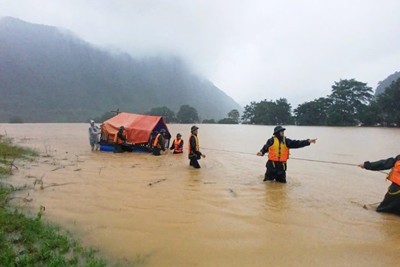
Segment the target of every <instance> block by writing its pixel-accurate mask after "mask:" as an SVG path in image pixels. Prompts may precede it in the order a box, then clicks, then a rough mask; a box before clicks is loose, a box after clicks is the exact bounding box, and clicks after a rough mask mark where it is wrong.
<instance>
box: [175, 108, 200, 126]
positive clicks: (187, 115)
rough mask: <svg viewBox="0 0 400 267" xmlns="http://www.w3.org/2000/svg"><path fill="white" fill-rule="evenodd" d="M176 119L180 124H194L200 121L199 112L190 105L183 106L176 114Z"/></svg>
mask: <svg viewBox="0 0 400 267" xmlns="http://www.w3.org/2000/svg"><path fill="white" fill-rule="evenodd" d="M176 117H177V119H178V121H179V122H180V123H194V122H198V121H199V115H198V113H197V110H196V109H195V108H194V107H191V106H189V105H182V106H181V107H180V108H179V111H178V112H177V113H176Z"/></svg>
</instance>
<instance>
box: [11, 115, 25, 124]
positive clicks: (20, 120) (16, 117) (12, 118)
mask: <svg viewBox="0 0 400 267" xmlns="http://www.w3.org/2000/svg"><path fill="white" fill-rule="evenodd" d="M8 122H9V123H24V120H23V119H22V118H21V117H18V116H13V117H11V118H10V119H9V121H8Z"/></svg>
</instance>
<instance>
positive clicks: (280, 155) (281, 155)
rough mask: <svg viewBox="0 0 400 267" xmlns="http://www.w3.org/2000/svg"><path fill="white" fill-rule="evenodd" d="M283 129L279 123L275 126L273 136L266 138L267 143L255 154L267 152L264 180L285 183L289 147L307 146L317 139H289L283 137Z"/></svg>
mask: <svg viewBox="0 0 400 267" xmlns="http://www.w3.org/2000/svg"><path fill="white" fill-rule="evenodd" d="M285 130H286V129H285V128H283V127H282V126H280V125H279V126H276V127H275V128H274V133H273V135H274V136H273V137H271V138H270V139H268V141H267V143H266V144H265V145H264V146H263V148H262V149H261V150H260V151H259V152H258V153H257V156H264V154H265V153H268V161H267V164H266V167H267V171H266V172H265V177H264V182H265V181H274V180H276V181H277V182H279V183H286V169H287V165H286V162H287V160H288V159H289V149H290V148H301V147H305V146H309V145H310V144H314V143H315V142H316V141H317V139H307V140H291V139H289V138H286V137H285V135H284V131H285Z"/></svg>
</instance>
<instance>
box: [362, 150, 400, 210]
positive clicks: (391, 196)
mask: <svg viewBox="0 0 400 267" xmlns="http://www.w3.org/2000/svg"><path fill="white" fill-rule="evenodd" d="M358 167H360V168H362V169H366V170H371V171H380V170H388V169H391V171H390V173H389V174H388V177H387V179H388V180H389V181H391V182H392V184H391V185H390V186H389V188H388V191H387V193H386V195H385V197H384V199H383V201H382V202H381V203H380V204H379V206H378V207H377V208H376V211H377V212H387V213H393V214H396V215H400V155H398V156H396V157H393V158H388V159H382V160H378V161H374V162H370V161H366V162H364V163H361V164H358Z"/></svg>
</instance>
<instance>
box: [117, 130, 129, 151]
mask: <svg viewBox="0 0 400 267" xmlns="http://www.w3.org/2000/svg"><path fill="white" fill-rule="evenodd" d="M125 142H126V135H125V133H124V130H123V129H119V130H118V133H117V135H116V136H115V137H114V153H122V152H124V151H128V150H127V148H126V146H124V144H125Z"/></svg>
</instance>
